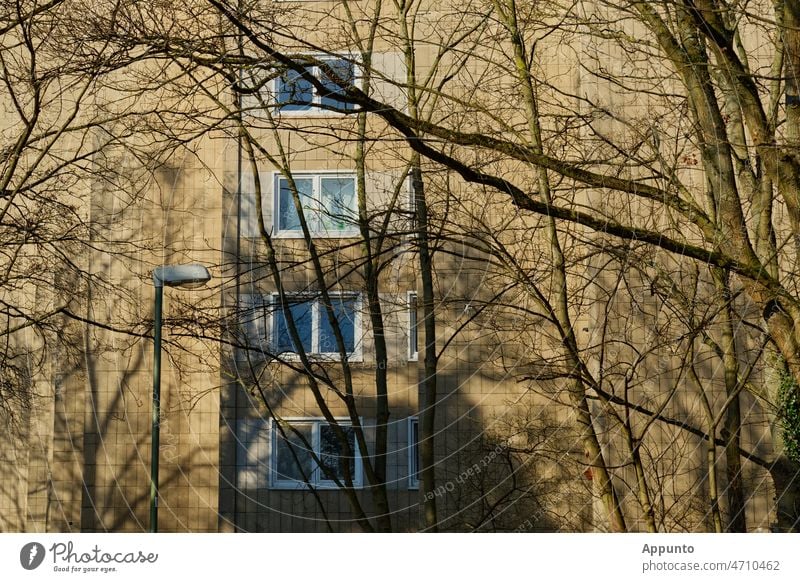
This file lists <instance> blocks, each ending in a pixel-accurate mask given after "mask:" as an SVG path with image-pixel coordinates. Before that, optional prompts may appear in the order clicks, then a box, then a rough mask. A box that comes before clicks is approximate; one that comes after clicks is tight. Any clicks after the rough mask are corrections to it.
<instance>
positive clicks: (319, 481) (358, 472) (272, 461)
mask: <svg viewBox="0 0 800 582" xmlns="http://www.w3.org/2000/svg"><path fill="white" fill-rule="evenodd" d="M334 420H336V422H337V423H338V424H339V425H340V426H342V427H343V428H345V427H350V428H352V426H353V423H352V422H351V420H350V418H349V417H338V416H337V417H334ZM281 421H282V422H285V423H288V424H295V425H304V424H305V425H311V443H310V444H311V447H312V449H313V451H314V455H315V456H316V457H317V458H318V459H319V458H320V457H321V440H320V433H321V430H320V427H321V426H322V425H323V424H328V425H329V424H330V423H328V421H327V420H326V419H325V418H324V417H321V416H293V417H287V418H283V419H281ZM277 425H278V422H277V421H276V420H275V419H274V418H271V419H270V426H269V437H270V440H269V479H268V480H267V486H268V488H269V489H276V490H283V491H297V490H305V489H307V485H306V483H305V482H304V481H293V480H289V479H279V478H278V470H277V467H278V449H277V445H278V442H279V439H280V438H281V436H280V433H279V432H278V426H277ZM353 455H354V457H355V458H354V459H353V461H354V462H353V466H354V470H353V488H355V489H362V488H363V487H364V467H363V462H362V457H361V450H360V448H359V446H358V441H356V440H355V439H354V445H353ZM311 462H312V463H313V464H314V467H313V468H312V471H311V475H310V476H309V477H310V478H309V484H310V485H311V486H312V487H313V488H314V489H339V486H338V485H336V483H335V482H334V481H331V480H328V479H325V478H324V473H323V471H322V469H321V468H320V467H319V464H318V463H317V462H316V461H314V459H313V457H312V459H311ZM342 484H343V485H344V483H342Z"/></svg>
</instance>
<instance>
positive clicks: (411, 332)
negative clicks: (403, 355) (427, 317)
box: [406, 291, 419, 362]
mask: <svg viewBox="0 0 800 582" xmlns="http://www.w3.org/2000/svg"><path fill="white" fill-rule="evenodd" d="M406 307H407V312H408V361H409V362H416V361H417V360H418V359H419V322H418V319H417V292H416V291H409V292H408V295H407V299H406Z"/></svg>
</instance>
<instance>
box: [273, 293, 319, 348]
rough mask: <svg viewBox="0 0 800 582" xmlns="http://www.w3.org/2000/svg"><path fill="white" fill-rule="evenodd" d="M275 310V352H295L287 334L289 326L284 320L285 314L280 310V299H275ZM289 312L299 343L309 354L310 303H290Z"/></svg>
mask: <svg viewBox="0 0 800 582" xmlns="http://www.w3.org/2000/svg"><path fill="white" fill-rule="evenodd" d="M276 302H277V303H276V306H277V307H276V309H275V351H276V352H277V353H281V352H297V351H298V350H296V349H295V345H294V343H293V342H292V337H291V335H290V334H289V325H288V322H287V318H286V313H285V312H284V311H283V310H282V309H281V306H280V299H279V298H276ZM289 311H290V312H291V314H292V318H293V319H294V325H295V327H296V328H297V333H298V335H299V336H300V343H301V345H302V346H303V349H304V350H305V351H306V353H308V352H311V332H312V328H311V323H312V322H311V303H309V302H308V301H291V302H290V303H289Z"/></svg>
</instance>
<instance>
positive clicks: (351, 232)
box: [272, 170, 359, 239]
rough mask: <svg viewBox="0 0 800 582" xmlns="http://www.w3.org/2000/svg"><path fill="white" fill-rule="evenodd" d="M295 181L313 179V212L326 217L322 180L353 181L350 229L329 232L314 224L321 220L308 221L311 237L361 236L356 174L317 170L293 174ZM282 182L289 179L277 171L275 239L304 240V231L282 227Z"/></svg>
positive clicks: (275, 186)
mask: <svg viewBox="0 0 800 582" xmlns="http://www.w3.org/2000/svg"><path fill="white" fill-rule="evenodd" d="M291 176H292V179H293V180H302V179H308V178H311V179H312V200H313V201H314V203H315V208H313V211H314V213H315V214H318V215H319V216H322V215H324V213H325V210H326V209H325V208H324V207H323V206H322V196H321V192H322V179H323V178H330V177H334V178H349V179H352V181H353V208H351V209H350V210H352V212H353V220H354V222H353V224H350V225H348V228H347V229H345V230H342V231H338V232H337V231H329V230H326V229H325V228H322V226H321V224H318V225H317V224H314V223H315V222H319V223H321V220H319V218H315V217H313V216H308V215H306V216H305V218H306V221H308V226H309V231H310V233H311V236H312V237H314V238H320V239H337V238H354V237H357V236H358V235H359V229H358V224H356V222H355V221H357V220H358V180H357V179H356V174H355V172H350V171H346V172H343V171H340V170H317V171H301V172H292V173H291ZM281 180H286V181H287V182H288V180H289V178H288V177H287V176H286V175H285V174H283V173H282V172H278V171H275V172H273V173H272V232H273V233H274V237H275V238H287V239H295V238H299V239H301V238H303V237H304V234H303V231H302V229H299V230H284V229H281V227H280V224H281V223H280V221H281Z"/></svg>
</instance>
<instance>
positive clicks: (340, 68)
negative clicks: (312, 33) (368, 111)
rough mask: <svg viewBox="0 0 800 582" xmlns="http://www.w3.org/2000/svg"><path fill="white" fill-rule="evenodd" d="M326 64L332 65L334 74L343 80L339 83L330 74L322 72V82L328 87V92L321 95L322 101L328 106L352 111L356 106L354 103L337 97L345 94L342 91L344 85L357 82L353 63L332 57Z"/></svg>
mask: <svg viewBox="0 0 800 582" xmlns="http://www.w3.org/2000/svg"><path fill="white" fill-rule="evenodd" d="M325 64H326V65H328V67H330V69H331V71H332V72H333V74H334V75H335V76H336V77H338V78H339V79H340V80H341V81H342V82H341V83H337V82H336V81H334V80H333V79H332V78H331V77H330V76H329V75H326V74H325V73H324V72H322V73H321V75H320V81H322V84H323V85H324V86H325V88H326V89H327V92H325V93H323V94H322V95H320V103H322V105H324V106H327V107H335V108H336V109H345V110H347V111H352V110H353V108H354V105H353V104H352V103H346V102H344V101H341V100H339V99H337V97H338V96H341V95H343V94H344V92H343V91H342V88H343V87H347V86H348V85H353V83H355V67H354V66H353V63H351V62H348V61H346V60H344V59H332V60H326V61H325Z"/></svg>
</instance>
